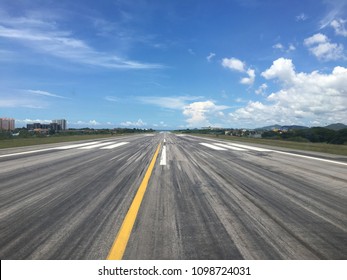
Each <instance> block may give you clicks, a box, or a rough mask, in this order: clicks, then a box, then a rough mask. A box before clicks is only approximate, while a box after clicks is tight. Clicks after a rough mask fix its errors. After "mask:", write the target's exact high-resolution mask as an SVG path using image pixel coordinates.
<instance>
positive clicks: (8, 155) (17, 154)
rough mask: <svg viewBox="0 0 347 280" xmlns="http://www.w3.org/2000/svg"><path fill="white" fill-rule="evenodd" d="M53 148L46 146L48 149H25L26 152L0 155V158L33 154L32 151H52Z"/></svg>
mask: <svg viewBox="0 0 347 280" xmlns="http://www.w3.org/2000/svg"><path fill="white" fill-rule="evenodd" d="M53 150H55V148H48V149H41V150H34V151H26V152H20V153H14V154H7V155H1V156H0V158H4V157H11V156H19V155H26V154H33V153H39V152H46V151H53Z"/></svg>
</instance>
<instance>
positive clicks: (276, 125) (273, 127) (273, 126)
mask: <svg viewBox="0 0 347 280" xmlns="http://www.w3.org/2000/svg"><path fill="white" fill-rule="evenodd" d="M281 127H282V125H279V124H274V125H268V126H264V127H259V128H257V130H274V129H280V128H281Z"/></svg>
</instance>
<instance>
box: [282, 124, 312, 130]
mask: <svg viewBox="0 0 347 280" xmlns="http://www.w3.org/2000/svg"><path fill="white" fill-rule="evenodd" d="M306 128H308V127H307V126H302V125H284V126H282V127H281V129H282V130H299V129H306Z"/></svg>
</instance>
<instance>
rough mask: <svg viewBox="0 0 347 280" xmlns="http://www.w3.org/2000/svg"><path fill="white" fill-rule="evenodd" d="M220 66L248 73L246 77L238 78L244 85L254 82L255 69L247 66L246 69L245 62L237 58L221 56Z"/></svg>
mask: <svg viewBox="0 0 347 280" xmlns="http://www.w3.org/2000/svg"><path fill="white" fill-rule="evenodd" d="M222 66H223V67H224V68H228V69H230V70H233V71H237V72H241V73H246V74H248V77H245V78H242V79H241V80H240V83H241V84H245V85H252V84H253V83H254V80H255V71H254V69H251V68H248V69H247V70H246V64H245V63H244V62H243V61H241V60H239V59H237V58H234V57H232V58H223V60H222Z"/></svg>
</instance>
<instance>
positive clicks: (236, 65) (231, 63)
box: [222, 57, 246, 72]
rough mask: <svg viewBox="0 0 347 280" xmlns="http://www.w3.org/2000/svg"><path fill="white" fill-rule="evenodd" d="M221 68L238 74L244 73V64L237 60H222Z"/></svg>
mask: <svg viewBox="0 0 347 280" xmlns="http://www.w3.org/2000/svg"><path fill="white" fill-rule="evenodd" d="M222 66H223V67H225V68H229V69H231V70H236V71H239V72H245V71H246V70H245V63H244V62H242V61H241V60H239V59H237V58H234V57H232V58H223V60H222Z"/></svg>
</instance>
